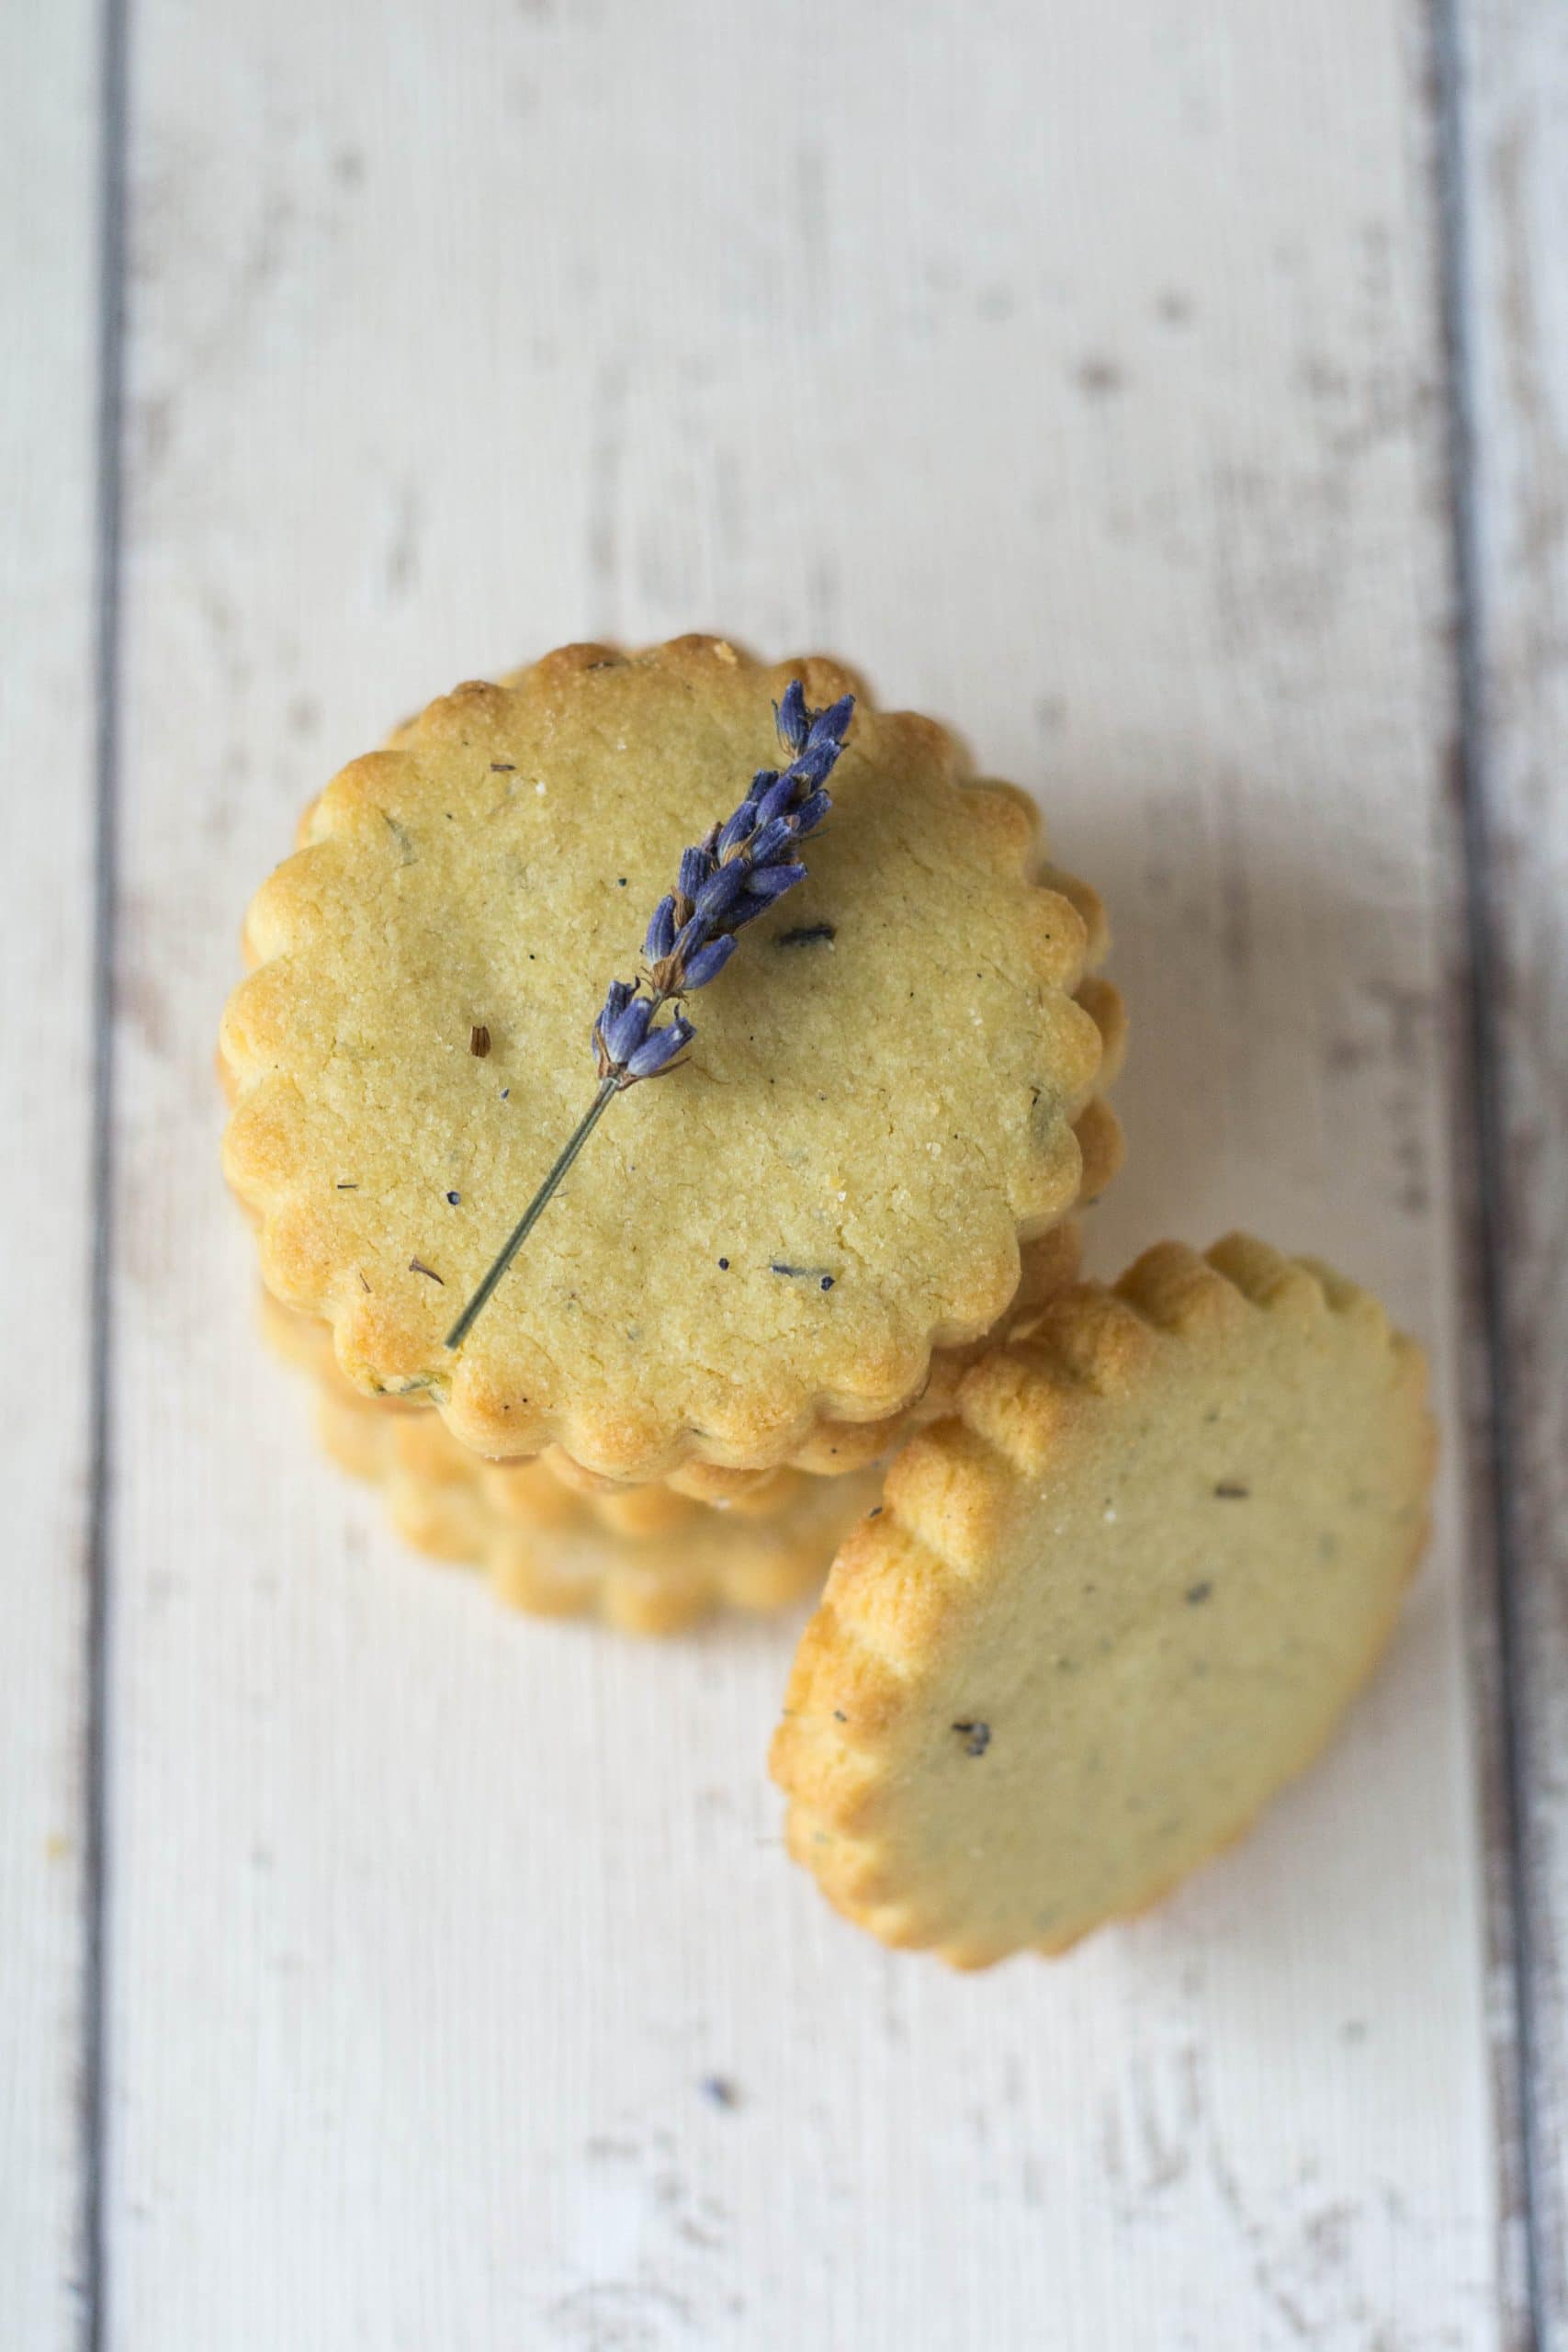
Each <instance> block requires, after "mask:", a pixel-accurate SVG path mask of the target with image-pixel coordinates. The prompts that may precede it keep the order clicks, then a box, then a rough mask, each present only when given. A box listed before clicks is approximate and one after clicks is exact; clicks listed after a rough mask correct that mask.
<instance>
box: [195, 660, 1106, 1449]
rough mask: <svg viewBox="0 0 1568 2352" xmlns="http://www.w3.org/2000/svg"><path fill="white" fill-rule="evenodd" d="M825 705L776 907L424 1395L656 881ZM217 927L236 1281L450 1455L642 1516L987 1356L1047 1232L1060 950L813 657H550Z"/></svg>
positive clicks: (1090, 1044)
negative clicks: (530, 1468)
mask: <svg viewBox="0 0 1568 2352" xmlns="http://www.w3.org/2000/svg"><path fill="white" fill-rule="evenodd" d="M796 677H798V678H799V679H800V680H801V681H802V682H803V684H804V687H805V691H806V694H807V699H808V700H809V701H810V702H811V703H812V704H813V705H814V706H819V705H821V704H823V703H825V702H827V701H829V700H830V699H831V698H832V697H834V696H835V695H839V694H840V693H841V692H843V691H846V690H853V691H855V692H856V693H857V695H860V700H859V702H858V704H857V707H856V710H855V714H854V720H853V724H852V728H851V729H850V734H849V740H848V744H847V748H846V750H845V752H844V754H843V757H842V759H841V760H840V763H839V765H838V768H837V769H836V771H835V773H834V775H833V779H832V793H833V801H834V809H833V814H832V817H831V818H830V820H829V823H828V825H827V826H826V827H825V828H824V829H823V831H821V832H820V833H819V834H818V835H815V836H814V837H813V838H812V840H811V842H810V844H809V852H808V859H807V863H808V865H809V873H808V876H807V879H806V881H805V882H804V883H802V884H801V885H800V886H799V888H797V889H795V890H794V891H792V892H791V894H790V896H789V899H788V901H787V904H781V905H780V907H778V908H777V909H775V910H773V911H772V912H771V913H770V914H768V915H766V916H764V917H763V918H762V919H761V921H760V922H756V923H755V924H753V925H752V926H751V927H750V929H749V931H748V932H747V933H746V935H745V940H744V944H743V947H742V950H741V952H740V953H739V954H738V955H737V956H735V957H734V960H733V962H732V963H731V964H730V966H729V967H728V969H727V970H726V971H725V972H724V973H723V974H722V976H721V978H719V979H718V980H716V982H715V983H714V984H713V986H712V987H710V988H708V989H705V991H704V994H703V997H702V1000H701V1016H702V1017H701V1021H700V1023H699V1025H698V1034H697V1037H696V1041H695V1044H694V1047H693V1048H692V1051H691V1054H690V1058H689V1060H688V1061H687V1062H686V1064H685V1065H684V1066H683V1067H682V1068H681V1069H677V1070H675V1071H674V1072H672V1073H671V1074H670V1075H668V1076H666V1077H663V1078H661V1079H660V1080H658V1081H657V1082H650V1083H649V1084H646V1085H641V1086H637V1087H636V1088H633V1089H632V1090H630V1091H628V1092H627V1093H626V1094H625V1095H624V1096H623V1097H622V1098H620V1099H619V1100H618V1101H617V1102H616V1103H615V1105H614V1107H613V1109H612V1111H611V1113H610V1114H609V1115H608V1116H607V1117H606V1118H605V1120H604V1123H603V1125H601V1127H600V1128H599V1130H598V1131H597V1133H596V1134H595V1135H594V1136H593V1137H592V1142H591V1144H590V1146H589V1148H587V1149H586V1150H585V1152H584V1153H583V1155H582V1158H581V1160H580V1161H579V1162H578V1164H577V1166H576V1168H575V1169H574V1170H572V1172H571V1174H570V1177H569V1179H568V1180H567V1182H566V1183H565V1184H564V1185H563V1187H562V1188H561V1191H560V1193H559V1194H558V1197H557V1199H556V1200H555V1201H554V1202H552V1204H551V1205H550V1207H549V1209H548V1210H547V1214H546V1216H545V1217H544V1218H543V1220H542V1221H541V1223H540V1225H539V1227H538V1229H537V1231H536V1233H535V1234H534V1235H533V1237H532V1238H531V1239H530V1240H529V1242H528V1244H527V1246H526V1248H525V1250H523V1252H522V1253H521V1255H520V1256H519V1258H518V1260H517V1261H516V1263H515V1264H514V1265H513V1268H512V1270H511V1272H509V1274H508V1275H507V1277H506V1279H505V1281H504V1282H503V1283H502V1286H501V1288H500V1290H499V1291H498V1293H497V1295H496V1297H495V1299H494V1300H493V1301H492V1303H491V1306H490V1307H489V1308H488V1309H487V1311H486V1312H485V1314H484V1315H483V1316H482V1317H481V1318H480V1319H479V1323H478V1325H477V1327H476V1328H475V1329H474V1331H473V1333H472V1335H471V1337H470V1338H469V1340H468V1342H467V1344H466V1345H465V1346H464V1348H463V1349H462V1350H461V1351H460V1352H458V1353H457V1355H455V1356H454V1355H453V1354H452V1353H451V1352H449V1351H447V1350H446V1347H445V1345H444V1341H445V1337H446V1332H447V1330H448V1329H450V1327H451V1325H452V1323H453V1321H454V1319H455V1317H456V1316H457V1312H458V1310H459V1308H460V1307H461V1306H462V1305H463V1303H464V1301H465V1299H466V1298H467V1297H468V1295H469V1294H470V1293H471V1292H472V1290H473V1289H474V1287H475V1286H476V1285H477V1284H478V1283H479V1279H480V1277H481V1275H482V1274H483V1272H484V1271H485V1269H486V1267H487V1265H488V1263H489V1262H490V1260H491V1256H492V1254H493V1252H494V1251H495V1250H496V1248H497V1246H498V1245H499V1243H500V1242H501V1240H502V1238H503V1237H504V1235H505V1233H506V1232H507V1230H508V1228H509V1227H510V1226H511V1225H512V1223H513V1220H514V1219H515V1217H516V1216H517V1215H518V1213H519V1211H520V1209H521V1208H522V1206H523V1205H524V1204H525V1202H526V1201H527V1200H528V1198H529V1196H530V1195H531V1193H533V1191H534V1190H535V1187H536V1184H537V1182H538V1180H539V1178H540V1176H541V1175H542V1174H543V1172H544V1169H545V1167H546V1166H547V1164H548V1161H549V1159H551V1157H552V1156H553V1154H554V1152H555V1151H556V1149H557V1148H558V1146H559V1144H560V1143H561V1142H562V1141H564V1139H565V1137H566V1136H567V1135H568V1134H569V1133H570V1130H571V1128H572V1127H573V1125H575V1123H576V1121H577V1119H578V1118H579V1116H580V1115H581V1111H582V1109H583V1107H584V1105H585V1103H586V1102H587V1100H588V1097H589V1095H590V1093H591V1091H592V1083H593V1069H592V1059H591V1057H590V1053H589V1048H588V1039H589V1030H590V1026H591V1024H592V1019H593V1016H594V1013H595V1012H596V1010H597V1008H598V1006H599V1005H600V1003H601V1002H602V1001H603V999H604V990H605V987H606V984H607V982H608V981H609V980H610V979H612V978H615V977H617V976H619V977H622V978H627V977H629V976H631V975H632V974H633V973H634V972H635V971H636V969H637V960H638V955H639V950H640V945H641V940H642V933H643V930H644V927H645V925H646V923H647V921H648V917H649V912H650V911H651V910H652V909H653V907H654V906H655V905H656V903H657V902H658V900H659V899H660V897H661V896H662V894H663V893H664V892H665V891H666V890H667V889H668V888H669V887H670V884H671V877H672V876H673V875H674V873H675V870H676V867H677V865H678V862H679V859H680V854H681V852H682V849H683V848H684V847H685V846H686V845H687V844H688V843H689V842H693V841H694V840H697V839H699V838H700V837H701V836H702V834H703V833H704V832H705V830H706V829H707V828H708V827H709V826H710V825H711V824H712V823H714V822H715V821H716V820H719V819H722V818H723V817H725V816H726V815H727V814H728V812H729V810H730V809H732V808H733V807H734V805H735V803H736V801H737V799H738V797H739V795H740V794H741V792H742V791H743V790H744V788H745V786H746V785H747V783H748V782H749V781H750V776H751V774H752V772H753V771H754V770H755V769H757V768H758V767H760V766H762V765H764V764H768V763H771V762H772V761H773V758H774V756H775V737H774V728H773V705H774V703H775V702H776V701H777V700H778V698H779V696H780V695H782V694H783V691H784V686H785V685H786V684H788V682H789V681H790V680H791V679H792V678H796ZM306 831H307V836H308V838H307V844H306V846H305V847H304V848H302V849H301V850H300V851H299V853H297V854H296V855H295V856H294V857H292V858H290V859H289V860H288V862H287V863H286V864H285V865H283V866H282V867H280V868H279V870H278V871H277V873H276V874H275V875H274V876H273V877H272V879H271V880H270V882H268V883H267V884H266V885H265V887H264V888H263V889H262V891H261V892H260V893H259V895H258V897H257V899H256V900H255V902H254V905H253V907H252V910H251V915H250V921H249V926H248V930H249V939H250V944H251V947H252V950H253V952H254V954H255V956H257V958H258V963H257V968H256V969H255V970H254V971H253V972H252V974H251V976H250V978H248V979H247V980H245V981H244V982H243V985H242V986H241V988H240V989H238V990H237V991H236V993H235V995H234V997H233V999H232V1000H231V1004H230V1007H229V1010H228V1013H227V1016H226V1019H225V1023H224V1030H223V1041H222V1051H223V1057H224V1061H225V1064H226V1067H227V1070H228V1074H229V1078H230V1081H231V1085H232V1087H233V1089H234V1091H235V1094H236V1098H237V1099H236V1108H235V1111H234V1114H233V1117H232V1119H231V1125H230V1129H229V1135H228V1139H227V1146H226V1164H227V1167H228V1171H229V1174H230V1177H231V1181H232V1182H233V1183H234V1186H235V1188H236V1190H237V1191H238V1192H239V1193H240V1194H241V1196H242V1198H243V1199H244V1200H245V1201H246V1202H247V1203H248V1204H249V1205H250V1206H251V1207H252V1208H253V1209H254V1211H255V1212H256V1214H257V1216H258V1217H259V1220H260V1246H261V1252H262V1263H263V1270H264V1272H265V1278H266V1281H267V1283H268V1286H269V1287H270V1288H271V1289H272V1290H273V1291H274V1292H275V1293H276V1295H277V1296H278V1297H280V1298H281V1299H283V1300H284V1301H285V1302H286V1303H287V1304H288V1305H290V1306H295V1307H298V1308H299V1309H301V1310H303V1311H304V1312H307V1313H310V1314H318V1315H321V1316H323V1317H326V1318H327V1319H328V1320H329V1321H330V1322H331V1324H332V1326H333V1333H334V1340H335V1345H336V1348H337V1352H338V1355H339V1359H340V1361H341V1362H342V1363H343V1364H344V1368H345V1369H346V1371H347V1372H348V1374H349V1375H350V1377H351V1378H352V1379H353V1380H354V1381H355V1384H356V1385H359V1386H361V1387H364V1388H367V1389H371V1390H380V1391H385V1392H392V1393H399V1394H411V1393H415V1392H418V1391H420V1390H423V1391H425V1392H427V1393H428V1394H430V1395H431V1396H432V1397H434V1400H435V1402H436V1403H437V1405H438V1406H439V1407H440V1408H441V1410H442V1412H443V1413H444V1415H445V1416H446V1419H447V1420H448V1422H449V1424H450V1426H451V1428H452V1429H453V1430H454V1431H455V1432H456V1434H457V1436H458V1437H459V1438H461V1439H462V1440H463V1442H465V1443H467V1444H468V1445H469V1446H471V1447H472V1448H474V1449H475V1450H476V1451H478V1452H481V1453H488V1454H491V1455H493V1456H497V1457H502V1456H516V1455H523V1454H533V1453H539V1452H541V1451H542V1450H543V1449H544V1448H545V1447H546V1446H547V1445H549V1444H552V1443H558V1444H560V1445H561V1446H562V1447H564V1449H565V1450H566V1451H567V1452H568V1453H570V1455H571V1456H572V1457H573V1458H574V1459H575V1460H576V1461H578V1462H580V1463H581V1464H584V1465H586V1466H587V1467H588V1468H589V1469H592V1470H597V1471H601V1472H605V1473H608V1474H610V1475H613V1476H617V1477H621V1478H646V1477H652V1476H659V1475H661V1474H663V1473H665V1472H668V1471H670V1470H671V1469H673V1468H675V1467H676V1466H677V1465H678V1464H680V1463H681V1462H682V1460H685V1459H688V1458H690V1457H692V1456H694V1455H695V1456H699V1457H701V1458H703V1459H705V1460H708V1461H711V1462H716V1463H718V1464H727V1465H730V1466H733V1467H736V1468H740V1469H754V1468H759V1467H766V1466H771V1465H773V1464H780V1463H783V1462H784V1461H786V1460H787V1459H789V1457H790V1456H791V1454H792V1453H794V1452H795V1450H796V1448H797V1447H798V1445H799V1444H800V1443H801V1442H803V1440H805V1439H806V1438H807V1436H808V1435H809V1434H810V1432H811V1431H812V1430H813V1429H814V1428H815V1427H816V1425H817V1424H818V1422H820V1421H821V1420H823V1419H848V1420H854V1421H866V1420H873V1421H874V1420H878V1419H886V1418H887V1417H889V1416H891V1415H892V1414H894V1413H896V1412H897V1411H898V1410H900V1409H901V1408H903V1406H904V1405H905V1404H907V1403H908V1401H909V1400H910V1399H911V1398H913V1397H915V1396H917V1395H918V1393H919V1390H920V1389H921V1387H922V1385H923V1384H924V1382H925V1380H926V1378H927V1374H928V1370H929V1366H930V1362H931V1353H932V1351H933V1349H940V1348H943V1347H963V1346H966V1345H968V1344H969V1343H970V1342H972V1341H973V1340H976V1339H978V1338H979V1337H980V1336H981V1335H982V1334H984V1333H985V1332H987V1331H988V1330H989V1329H991V1327H992V1326H993V1325H994V1324H995V1323H996V1321H997V1319H998V1316H999V1315H1000V1314H1001V1313H1002V1312H1003V1310H1004V1309H1005V1308H1006V1306H1007V1305H1008V1303H1009V1301H1010V1298H1011V1296H1012V1295H1013V1293H1014V1291H1015V1290H1016V1288H1017V1285H1018V1281H1019V1265H1020V1258H1019V1250H1020V1244H1021V1241H1022V1240H1025V1239H1027V1238H1030V1237H1031V1236H1032V1235H1035V1234H1039V1233H1042V1232H1043V1231H1045V1230H1046V1229H1047V1228H1048V1227H1051V1226H1052V1225H1053V1224H1055V1223H1056V1222H1058V1221H1059V1220H1060V1219H1061V1218H1062V1217H1063V1216H1066V1213H1067V1212H1068V1211H1069V1210H1070V1209H1071V1207H1072V1206H1073V1204H1074V1202H1075V1200H1076V1199H1077V1195H1078V1192H1079V1185H1080V1175H1081V1154H1080V1149H1079V1146H1078V1143H1077V1139H1076V1138H1075V1136H1074V1133H1073V1127H1074V1124H1075V1122H1076V1121H1077V1119H1078V1118H1079V1117H1080V1116H1081V1114H1082V1113H1083V1111H1084V1109H1085V1107H1086V1105H1087V1104H1088V1103H1089V1099H1090V1097H1091V1094H1092V1092H1093V1090H1094V1086H1095V1083H1096V1080H1097V1074H1098V1071H1099V1068H1100V1058H1101V1049H1100V1033H1099V1030H1098V1029H1097V1027H1096V1024H1095V1022H1094V1020H1093V1018H1092V1017H1091V1015H1090V1013H1089V1012H1086V1011H1085V1010H1083V1009H1082V1008H1081V1007H1080V1006H1079V1005H1077V1003H1075V1002H1074V1001H1073V992H1074V990H1075V989H1077V987H1078V985H1079V983H1080V980H1081V978H1082V977H1083V973H1084V967H1085V962H1086V953H1087V945H1088V941H1089V927H1088V924H1087V923H1086V918H1085V915H1084V913H1083V912H1082V911H1080V908H1079V906H1078V905H1075V904H1074V903H1073V897H1074V895H1076V896H1077V898H1078V899H1080V900H1081V902H1082V904H1083V905H1085V906H1088V907H1089V910H1090V915H1091V917H1092V913H1093V902H1092V894H1088V893H1080V892H1065V890H1064V888H1051V887H1046V886H1045V885H1043V883H1041V882H1040V881H1039V880H1038V879H1037V878H1036V873H1035V867H1036V860H1037V848H1038V840H1037V831H1038V829H1037V823H1036V820H1035V818H1034V815H1033V811H1032V809H1031V808H1030V807H1029V806H1028V804H1027V803H1025V802H1024V801H1023V800H1022V799H1021V797H1020V796H1019V795H1017V794H1015V793H1012V792H1010V791H1008V790H1004V789H1001V788H998V787H994V786H980V785H976V784H975V783H973V782H971V781H969V771H968V768H967V764H966V763H965V761H964V755H963V753H962V752H961V751H960V750H959V748H958V747H957V746H956V745H955V743H954V742H953V740H952V738H951V737H949V736H948V735H947V734H945V733H944V732H943V730H942V729H940V728H938V727H936V726H935V725H933V724H932V723H931V721H930V720H928V719H924V718H917V717H915V716H913V715H912V714H908V713H886V712H881V711H878V710H877V709H875V708H874V706H873V705H872V703H871V702H870V700H869V698H868V697H866V696H865V695H863V691H862V689H861V688H860V687H859V685H858V684H857V682H856V681H854V680H853V679H852V677H851V675H850V673H847V672H846V671H844V670H842V669H841V668H840V667H839V665H837V664H836V663H833V662H828V661H824V660H821V659H817V658H813V659H810V660H807V661H802V662H788V663H782V664H779V665H776V666H774V667H772V668H769V667H764V666H761V665H759V664H757V663H755V662H751V661H750V660H749V659H747V658H746V657H745V656H743V655H740V654H739V653H737V652H736V651H735V650H733V649H732V648H731V647H729V646H728V645H727V644H725V643H723V642H721V641H718V640H716V639H703V638H688V639H679V640H677V641H676V642H674V643H672V644H671V645H667V646H662V647H658V648H655V649H654V650H652V651H651V652H649V653H646V654H640V655H637V656H635V657H631V658H627V657H626V656H625V655H623V654H620V653H617V652H615V651H614V650H610V649H607V648H604V647H592V646H589V647H581V646H579V647H571V648H568V649H566V650H563V651H561V652H559V653H556V654H552V655H550V656H549V657H548V658H547V660H545V661H544V662H539V663H537V664H536V666H535V667H534V668H532V669H531V670H529V671H527V672H525V673H522V675H521V676H520V677H519V678H518V679H517V681H516V682H515V683H514V684H513V685H511V686H498V685H488V684H476V685H469V686H465V687H461V688H459V689H458V690H457V693H455V694H453V695H448V696H447V697H446V698H445V699H444V700H442V701H439V702H437V703H434V704H433V705H432V706H431V707H430V708H429V709H428V710H426V711H425V712H424V713H423V714H422V716H421V717H420V718H418V719H417V720H415V721H414V722H413V723H412V725H411V726H410V727H409V728H408V729H405V730H403V731H402V733H401V734H400V740H399V747H398V748H397V749H395V750H389V751H385V752H378V753H374V754H372V755H371V756H369V757H367V758H366V759H362V760H359V761H357V762H355V763H354V764H353V765H352V766H351V767H349V768H347V769H345V770H344V773H343V774H342V775H340V776H339V777H338V778H337V779H336V781H335V782H334V783H333V785H332V786H329V788H328V790H327V791H326V792H325V793H324V794H323V795H322V797H321V799H320V801H319V802H318V803H317V804H316V806H315V808H314V809H313V811H312V813H311V815H310V819H309V821H308V824H307V828H306Z"/></svg>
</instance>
